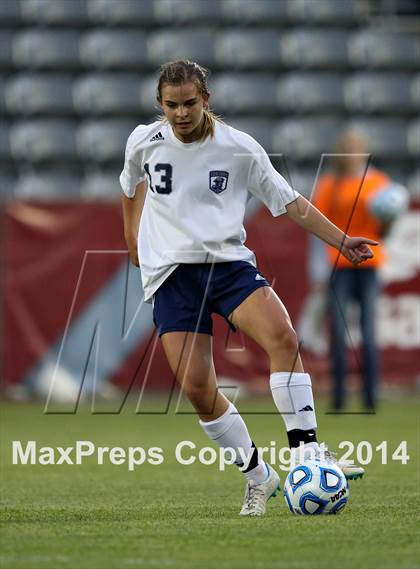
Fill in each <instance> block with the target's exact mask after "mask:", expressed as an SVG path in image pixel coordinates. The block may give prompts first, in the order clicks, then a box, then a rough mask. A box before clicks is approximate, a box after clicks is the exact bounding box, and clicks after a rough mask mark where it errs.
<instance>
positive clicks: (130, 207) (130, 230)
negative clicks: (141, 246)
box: [121, 182, 146, 267]
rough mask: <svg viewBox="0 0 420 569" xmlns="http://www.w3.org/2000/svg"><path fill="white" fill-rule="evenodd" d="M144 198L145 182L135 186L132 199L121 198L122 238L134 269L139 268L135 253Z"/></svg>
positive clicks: (124, 196)
mask: <svg viewBox="0 0 420 569" xmlns="http://www.w3.org/2000/svg"><path fill="white" fill-rule="evenodd" d="M145 198H146V182H140V184H137V186H136V192H135V194H134V196H133V197H132V198H128V197H127V196H126V195H125V194H123V195H122V197H121V202H122V210H123V219H124V238H125V242H126V243H127V249H128V252H129V255H130V261H131V262H132V263H133V265H135V266H136V267H139V266H140V262H139V258H138V253H137V236H138V232H139V224H140V219H141V214H142V211H143V207H144V200H145Z"/></svg>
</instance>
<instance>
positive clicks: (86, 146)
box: [76, 118, 137, 163]
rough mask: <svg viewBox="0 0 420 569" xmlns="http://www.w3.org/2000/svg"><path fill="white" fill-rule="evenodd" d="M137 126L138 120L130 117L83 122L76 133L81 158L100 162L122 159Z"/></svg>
mask: <svg viewBox="0 0 420 569" xmlns="http://www.w3.org/2000/svg"><path fill="white" fill-rule="evenodd" d="M136 126H137V121H136V120H130V119H111V118H106V119H98V120H93V119H92V120H87V121H84V122H82V123H81V124H80V126H79V127H78V129H77V134H76V147H77V153H78V155H79V157H80V159H81V160H86V161H92V162H99V163H101V162H102V163H106V162H107V161H110V160H119V161H121V160H122V157H123V156H124V151H125V145H126V142H127V138H128V135H129V134H130V132H131V131H132V130H134V128H135V127H136Z"/></svg>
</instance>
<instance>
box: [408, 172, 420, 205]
mask: <svg viewBox="0 0 420 569" xmlns="http://www.w3.org/2000/svg"><path fill="white" fill-rule="evenodd" d="M407 187H408V190H409V192H410V194H411V196H412V197H413V198H414V199H416V200H417V201H420V168H417V170H415V171H414V172H412V173H411V174H409V175H408V178H407Z"/></svg>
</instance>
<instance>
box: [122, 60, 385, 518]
mask: <svg viewBox="0 0 420 569" xmlns="http://www.w3.org/2000/svg"><path fill="white" fill-rule="evenodd" d="M209 97H210V93H209V90H208V86H207V81H206V71H205V70H204V69H203V68H202V67H200V66H199V65H198V64H197V63H193V62H190V61H176V62H171V63H167V64H165V65H163V66H162V67H161V70H160V77H159V81H158V85H157V100H158V103H159V105H160V107H161V109H162V111H163V113H164V117H163V118H162V119H161V120H158V121H156V122H153V123H152V124H149V125H139V126H138V127H137V128H136V129H135V130H134V131H133V132H132V133H131V135H130V136H129V138H128V141H127V147H126V152H125V164H124V170H123V172H122V173H121V176H120V183H121V187H122V189H123V192H124V195H123V197H122V204H123V215H124V234H125V239H126V242H127V246H128V250H129V254H130V258H131V261H132V262H133V263H134V265H136V266H139V267H140V269H141V277H142V282H143V288H144V294H145V301H149V302H152V303H153V317H154V322H155V325H156V327H157V329H158V333H159V336H160V337H161V340H162V344H163V348H164V351H165V354H166V356H167V358H168V361H169V365H170V367H171V369H172V371H173V373H174V375H175V377H176V379H177V381H178V382H179V383H180V384H181V386H182V389H183V390H184V392H185V393H186V395H187V396H188V398H189V399H190V401H191V403H192V405H193V406H194V408H195V409H196V411H197V414H198V416H199V418H200V424H201V426H202V428H203V429H204V431H205V433H206V434H207V435H208V436H209V437H210V438H211V439H213V440H214V441H215V442H216V443H217V444H218V445H219V446H220V447H222V448H227V447H228V448H230V449H233V451H232V452H234V457H235V462H236V464H237V465H238V466H239V467H240V468H241V470H242V472H243V473H244V475H245V477H246V479H247V485H246V491H245V498H244V503H243V507H242V510H241V512H240V513H241V515H250V516H260V515H263V514H264V513H265V509H266V502H267V500H268V499H269V498H270V497H271V496H272V495H275V493H276V491H277V490H278V489H279V488H280V480H279V477H278V474H277V473H276V472H275V471H274V469H273V468H272V467H271V466H270V465H268V464H266V463H265V462H264V461H263V460H261V458H260V457H259V456H258V452H257V449H256V448H255V445H254V443H253V441H252V439H251V437H250V435H249V433H248V429H247V427H246V425H245V422H244V421H243V419H242V417H241V416H240V415H239V413H238V411H237V409H236V408H235V406H234V405H233V404H232V403H230V402H229V401H228V400H227V399H226V397H225V396H224V395H223V394H222V393H220V392H219V391H218V389H217V379H216V374H215V369H214V364H213V355H212V318H211V315H212V313H213V312H215V313H217V314H220V315H222V316H223V317H224V318H225V319H226V320H227V322H228V324H229V325H230V326H231V327H232V328H233V329H236V328H240V329H241V330H243V331H244V333H245V334H247V335H248V336H249V337H251V338H252V339H253V340H255V341H256V342H257V343H258V344H259V345H260V346H261V347H262V348H263V349H264V350H265V351H266V353H267V354H268V356H269V358H270V372H271V375H270V386H271V390H272V394H273V399H274V402H275V405H276V407H277V409H278V410H279V413H280V414H281V415H282V417H283V420H284V423H285V426H286V430H287V436H288V440H289V445H290V447H291V449H292V452H293V453H296V452H297V449H299V447H300V446H301V445H302V446H303V449H304V450H305V451H308V452H309V451H312V452H313V451H315V452H316V451H317V450H319V447H318V443H317V439H316V431H315V429H316V427H317V423H316V418H315V410H314V409H315V406H314V400H313V395H312V387H311V379H310V376H309V374H307V373H305V371H304V369H303V365H302V361H301V359H300V356H299V350H298V341H297V338H296V334H295V331H294V330H293V327H292V324H291V321H290V318H289V315H288V313H287V311H286V309H285V307H284V305H283V303H282V302H281V300H280V299H279V297H278V296H277V294H276V293H275V292H274V290H273V289H272V288H271V287H270V285H269V283H268V282H267V281H266V279H265V278H264V276H263V275H262V274H261V273H260V272H259V271H258V270H257V268H256V260H255V256H254V254H253V252H252V251H250V250H249V249H248V248H247V247H246V246H245V245H244V241H245V238H246V234H245V231H244V228H243V221H244V215H245V206H246V203H247V200H248V197H249V194H252V195H254V196H256V197H257V198H259V199H260V200H261V201H262V202H263V203H264V204H265V205H266V206H267V207H268V209H269V210H270V211H271V213H272V215H273V216H279V215H281V214H287V215H288V216H289V217H290V218H291V219H292V220H293V221H295V222H296V223H297V224H298V225H300V226H301V227H303V228H304V229H306V230H308V231H310V232H312V233H314V234H315V235H317V236H318V237H320V238H321V239H323V240H324V241H325V242H326V243H328V244H330V245H333V246H334V247H336V248H337V249H339V250H340V251H341V253H342V254H343V255H344V256H345V257H346V258H348V259H349V260H350V261H352V262H353V263H355V264H358V263H361V262H362V261H364V260H365V259H368V258H370V257H372V251H371V250H370V248H369V245H376V242H375V241H372V240H370V239H365V238H364V237H349V236H348V235H346V234H344V233H343V232H342V231H341V230H340V229H338V228H337V227H336V226H335V225H333V224H332V223H331V222H330V221H328V219H327V218H326V217H324V216H323V215H322V214H321V213H320V212H319V211H318V210H317V209H316V208H315V207H313V206H312V205H311V204H310V203H309V202H308V201H307V200H306V199H305V198H304V197H302V196H300V195H299V194H298V193H297V192H296V191H294V190H293V189H292V188H291V187H290V186H289V184H288V183H287V182H286V180H285V179H284V178H283V177H282V176H281V175H280V174H279V173H278V172H277V171H276V170H275V169H274V168H273V166H272V165H271V162H270V160H269V158H268V156H267V154H266V152H265V151H264V149H263V148H262V147H261V146H260V145H259V144H258V143H257V142H256V141H255V140H254V139H253V138H252V137H251V136H249V135H247V134H245V133H244V132H240V131H238V130H236V129H234V128H232V127H230V126H228V125H227V124H225V123H223V122H221V121H220V120H218V118H217V117H216V116H215V115H214V114H213V113H212V112H211V111H210V110H209ZM282 246H285V244H282V243H279V247H282ZM344 468H345V470H346V471H345V474H346V475H347V477H353V478H355V477H357V476H359V475H361V474H362V473H363V469H360V468H358V467H353V468H352V467H351V466H349V465H344Z"/></svg>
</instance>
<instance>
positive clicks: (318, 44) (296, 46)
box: [281, 28, 348, 68]
mask: <svg viewBox="0 0 420 569" xmlns="http://www.w3.org/2000/svg"><path fill="white" fill-rule="evenodd" d="M281 60H282V63H283V65H285V66H293V67H294V66H299V67H301V68H307V67H318V68H341V67H345V66H347V65H348V58H347V32H346V31H344V30H340V29H329V30H322V29H314V28H312V29H308V30H306V29H297V30H296V31H293V32H288V33H285V34H283V35H282V37H281Z"/></svg>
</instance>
